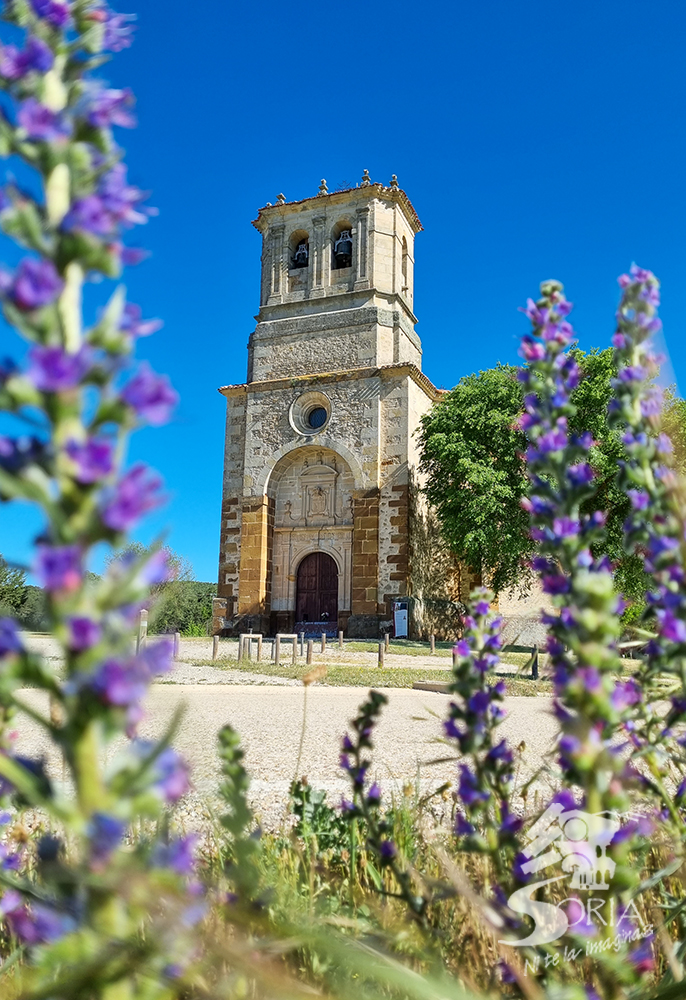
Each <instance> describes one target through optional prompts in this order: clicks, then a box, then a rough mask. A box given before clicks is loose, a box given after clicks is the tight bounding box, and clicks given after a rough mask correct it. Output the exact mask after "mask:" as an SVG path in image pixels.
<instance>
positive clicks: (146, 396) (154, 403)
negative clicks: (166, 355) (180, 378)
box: [122, 362, 179, 427]
mask: <svg viewBox="0 0 686 1000" xmlns="http://www.w3.org/2000/svg"><path fill="white" fill-rule="evenodd" d="M178 398H179V397H178V396H177V394H176V392H175V391H174V389H173V388H172V385H171V383H170V381H169V379H168V378H167V377H166V376H165V375H156V374H155V372H154V371H153V370H152V369H151V368H150V366H149V365H148V364H146V363H145V362H143V364H142V365H141V366H140V368H139V369H138V372H137V373H136V374H135V375H134V377H133V378H132V379H131V381H130V382H129V383H128V385H126V386H125V387H124V390H123V392H122V399H123V400H124V402H125V403H128V405H129V406H130V407H131V408H132V409H133V410H134V411H135V413H136V415H137V416H138V417H140V418H141V419H142V420H147V422H148V423H149V424H152V425H153V426H154V427H159V426H160V425H161V424H166V423H167V421H168V420H169V419H170V417H171V412H172V410H173V408H174V407H175V406H176V403H177V402H178Z"/></svg>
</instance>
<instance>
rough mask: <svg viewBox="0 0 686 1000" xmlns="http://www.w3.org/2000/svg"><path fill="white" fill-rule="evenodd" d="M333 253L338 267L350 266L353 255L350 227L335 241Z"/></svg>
mask: <svg viewBox="0 0 686 1000" xmlns="http://www.w3.org/2000/svg"><path fill="white" fill-rule="evenodd" d="M333 254H334V257H335V258H336V265H337V266H338V267H350V265H351V263H352V257H353V241H352V239H351V237H350V230H349V229H344V230H343V231H342V233H341V235H340V236H339V237H338V239H337V240H336V242H335V243H334V246H333Z"/></svg>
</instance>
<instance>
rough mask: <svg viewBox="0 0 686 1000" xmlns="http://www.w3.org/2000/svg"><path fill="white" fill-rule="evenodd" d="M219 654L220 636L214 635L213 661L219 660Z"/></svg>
mask: <svg viewBox="0 0 686 1000" xmlns="http://www.w3.org/2000/svg"><path fill="white" fill-rule="evenodd" d="M218 653H219V636H218V635H213V636H212V659H213V660H216V659H217V654H218Z"/></svg>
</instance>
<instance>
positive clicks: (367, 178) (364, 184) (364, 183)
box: [360, 170, 372, 188]
mask: <svg viewBox="0 0 686 1000" xmlns="http://www.w3.org/2000/svg"><path fill="white" fill-rule="evenodd" d="M371 183H372V180H371V177H370V176H369V171H368V170H363V171H362V184H361V185H360V187H363V188H366V187H369V185H370V184H371Z"/></svg>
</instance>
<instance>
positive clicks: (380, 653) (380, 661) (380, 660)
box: [379, 642, 386, 667]
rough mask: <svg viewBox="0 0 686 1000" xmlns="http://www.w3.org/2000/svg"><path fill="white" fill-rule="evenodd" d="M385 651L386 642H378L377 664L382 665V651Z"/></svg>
mask: <svg viewBox="0 0 686 1000" xmlns="http://www.w3.org/2000/svg"><path fill="white" fill-rule="evenodd" d="M385 651H386V643H385V642H380V643H379V666H380V667H383V661H384V653H385Z"/></svg>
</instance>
